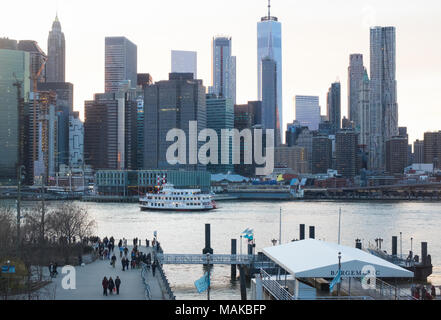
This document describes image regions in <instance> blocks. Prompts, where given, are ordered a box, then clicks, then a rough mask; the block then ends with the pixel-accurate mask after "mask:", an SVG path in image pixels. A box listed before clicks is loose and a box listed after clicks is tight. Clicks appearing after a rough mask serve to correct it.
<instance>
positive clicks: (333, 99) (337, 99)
mask: <svg viewBox="0 0 441 320" xmlns="http://www.w3.org/2000/svg"><path fill="white" fill-rule="evenodd" d="M327 115H328V119H329V122H330V123H331V126H332V130H333V133H336V132H337V131H338V130H340V129H341V86H340V82H334V83H333V84H332V85H331V87H330V88H329V91H328V96H327Z"/></svg>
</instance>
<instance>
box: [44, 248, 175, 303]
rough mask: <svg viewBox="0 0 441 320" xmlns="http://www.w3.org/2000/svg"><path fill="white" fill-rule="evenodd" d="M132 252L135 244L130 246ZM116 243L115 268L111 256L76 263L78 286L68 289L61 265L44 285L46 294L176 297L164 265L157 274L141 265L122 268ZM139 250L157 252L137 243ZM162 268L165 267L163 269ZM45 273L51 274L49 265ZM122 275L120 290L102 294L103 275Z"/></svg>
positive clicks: (75, 297)
mask: <svg viewBox="0 0 441 320" xmlns="http://www.w3.org/2000/svg"><path fill="white" fill-rule="evenodd" d="M127 248H128V249H129V252H130V251H131V249H132V248H133V247H129V246H128V247H127ZM117 249H118V247H116V251H115V256H116V257H117V261H116V264H115V268H113V267H112V266H111V265H110V260H107V259H104V260H102V259H100V258H99V259H97V260H95V261H93V262H91V263H90V264H86V265H85V266H75V273H76V289H75V290H65V289H63V286H62V280H63V277H64V276H65V275H63V274H62V267H59V268H58V276H57V277H56V278H53V279H52V282H51V283H50V284H48V285H47V286H46V287H45V288H43V289H41V291H42V292H44V297H45V298H46V299H50V300H170V299H172V298H174V296H173V295H170V290H169V288H170V286H169V284H168V283H166V278H165V275H164V274H163V272H161V271H160V269H161V268H159V267H158V268H157V270H156V274H155V276H153V274H152V270H151V268H150V269H147V268H144V267H141V268H140V269H129V270H126V271H122V267H121V259H120V257H119V252H117ZM138 250H139V251H141V252H144V253H145V254H148V253H151V254H152V256H153V255H154V254H155V253H154V250H155V249H154V248H152V247H138ZM161 270H162V269H161ZM44 273H45V276H47V277H49V271H48V268H47V267H45V268H44ZM117 276H119V278H120V279H121V288H120V294H119V295H116V294H115V293H114V294H109V295H108V296H104V295H103V288H102V285H101V281H102V280H103V278H104V277H107V278H109V277H112V278H113V279H114V280H115V278H116V277H117Z"/></svg>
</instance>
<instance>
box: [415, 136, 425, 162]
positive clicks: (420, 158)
mask: <svg viewBox="0 0 441 320" xmlns="http://www.w3.org/2000/svg"><path fill="white" fill-rule="evenodd" d="M413 160H414V161H413V162H414V163H424V141H421V140H416V141H415V142H414V143H413Z"/></svg>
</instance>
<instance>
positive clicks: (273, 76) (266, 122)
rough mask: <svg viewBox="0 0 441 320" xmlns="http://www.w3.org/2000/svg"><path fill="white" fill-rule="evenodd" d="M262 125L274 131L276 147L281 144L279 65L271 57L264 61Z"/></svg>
mask: <svg viewBox="0 0 441 320" xmlns="http://www.w3.org/2000/svg"><path fill="white" fill-rule="evenodd" d="M262 125H263V127H264V128H265V129H272V130H274V139H275V140H274V146H278V145H280V144H281V138H280V134H281V133H280V123H279V117H278V108H277V63H276V61H274V60H272V59H271V58H269V57H266V58H263V60H262Z"/></svg>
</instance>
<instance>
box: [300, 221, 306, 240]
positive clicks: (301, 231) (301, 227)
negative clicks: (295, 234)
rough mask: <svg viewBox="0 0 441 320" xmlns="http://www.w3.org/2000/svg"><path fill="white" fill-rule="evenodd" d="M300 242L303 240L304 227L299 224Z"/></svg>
mask: <svg viewBox="0 0 441 320" xmlns="http://www.w3.org/2000/svg"><path fill="white" fill-rule="evenodd" d="M299 239H300V240H305V225H304V224H301V225H300V237H299Z"/></svg>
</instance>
